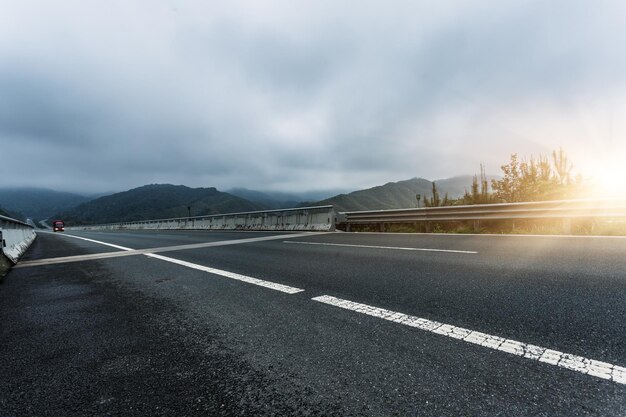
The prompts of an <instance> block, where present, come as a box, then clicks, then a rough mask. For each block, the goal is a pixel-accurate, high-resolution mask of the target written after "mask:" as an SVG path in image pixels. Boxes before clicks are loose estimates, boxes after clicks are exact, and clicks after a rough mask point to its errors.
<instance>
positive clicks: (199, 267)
mask: <svg viewBox="0 0 626 417" xmlns="http://www.w3.org/2000/svg"><path fill="white" fill-rule="evenodd" d="M146 256H148V257H150V258H155V259H160V260H162V261H166V262H171V263H174V264H177V265H182V266H186V267H187V268H192V269H197V270H199V271H204V272H208V273H209V274H213V275H219V276H222V277H226V278H230V279H234V280H237V281H243V282H247V283H248V284H254V285H258V286H261V287H265V288H270V289H272V290H276V291H281V292H284V293H287V294H296V293H299V292H302V291H304V290H303V289H301V288H295V287H290V286H288V285H283V284H277V283H275V282H271V281H265V280H262V279H258V278H252V277H249V276H246V275H241V274H235V273H234V272H228V271H222V270H221V269H216V268H210V267H208V266H203V265H198V264H194V263H191V262H187V261H181V260H179V259H174V258H170V257H167V256H161V255H155V254H152V253H148V254H146Z"/></svg>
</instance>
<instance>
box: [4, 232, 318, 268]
mask: <svg viewBox="0 0 626 417" xmlns="http://www.w3.org/2000/svg"><path fill="white" fill-rule="evenodd" d="M50 234H52V233H50ZM311 234H312V233H310V232H307V233H298V234H293V235H274V236H264V237H253V238H247V239H231V240H221V241H217V242H203V243H192V244H188V245H178V246H164V247H158V248H148V249H131V248H127V247H125V246H119V245H113V244H111V243H106V242H102V241H99V240H94V239H88V238H85V237H81V236H75V235H68V234H63V235H60V236H65V237H71V238H75V239H80V240H86V241H88V242H93V243H99V244H101V245H105V246H110V247H113V248H116V249H121V250H122V251H124V252H105V253H95V254H89V255H75V256H61V257H57V258H44V259H37V260H33V261H22V262H20V263H18V264H17V265H16V266H15V268H29V267H34V266H42V265H55V264H63V263H69V262H81V261H91V260H97V259H108V258H118V257H122V256H132V255H145V254H148V253H161V252H174V251H180V250H189V249H201V248H208V247H213V246H229V245H241V244H244V243H253V242H263V241H266V240H279V239H289V238H295V237H305V236H311ZM319 234H325V233H315V235H319ZM55 235H56V236H59V235H57V234H55Z"/></svg>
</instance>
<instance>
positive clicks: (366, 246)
mask: <svg viewBox="0 0 626 417" xmlns="http://www.w3.org/2000/svg"><path fill="white" fill-rule="evenodd" d="M283 243H290V244H294V245H319V246H345V247H349V248H365V249H395V250H408V251H418V252H448V253H469V254H476V253H478V252H476V251H472V250H455V249H433V248H403V247H398V246H372V245H350V244H347V243H324V242H290V241H287V240H286V241H284V242H283Z"/></svg>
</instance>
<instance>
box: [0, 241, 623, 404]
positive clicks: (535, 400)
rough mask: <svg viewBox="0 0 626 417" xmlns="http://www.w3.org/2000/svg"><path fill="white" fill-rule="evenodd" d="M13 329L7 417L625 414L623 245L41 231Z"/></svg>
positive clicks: (1, 297)
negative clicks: (520, 350) (521, 350)
mask: <svg viewBox="0 0 626 417" xmlns="http://www.w3.org/2000/svg"><path fill="white" fill-rule="evenodd" d="M68 235H74V236H79V237H83V238H87V239H92V240H96V241H98V242H102V243H107V244H111V245H117V246H118V247H112V246H106V245H103V244H102V243H97V242H93V241H87V240H83V239H77V238H74V237H70V236H68ZM189 245H192V246H189ZM120 247H123V249H122V248H120ZM131 249H132V250H139V251H130V250H131ZM91 254H102V255H98V257H96V258H95V259H94V257H87V258H85V257H83V258H64V259H60V260H53V261H50V258H59V257H72V256H82V255H91ZM121 255H124V256H121ZM42 260H45V261H43V262H41V261H42ZM37 262H39V263H37ZM54 262H58V263H54ZM324 296H327V297H324ZM418 318H419V319H418ZM433 322H436V323H435V324H434V325H433ZM442 324H443V326H442ZM445 325H450V326H456V327H455V329H456V331H457V332H461V333H462V332H463V331H465V330H467V332H469V331H470V330H471V331H474V333H473V335H474V336H472V335H469V336H467V337H465V336H466V335H467V333H465V334H463V337H465V338H464V339H463V340H461V339H460V338H458V337H454V336H453V335H452V333H446V332H443V331H442V329H444V328H447V329H450V328H451V327H450V326H447V327H446V326H445ZM0 326H1V328H0V355H1V358H2V360H0V415H2V416H22V415H33V416H47V415H54V416H57V415H58V416H72V415H76V416H85V415H124V416H128V415H175V416H182V415H208V416H215V415H241V416H265V415H276V416H279V415H280V416H286V415H323V416H329V415H338V416H351V415H367V416H387V415H391V416H395V415H397V416H431V415H436V416H466V415H467V416H625V415H626V380H622V379H620V378H621V375H622V374H620V373H619V369H620V368H619V367H626V239H620V238H569V237H514V236H470V235H468V236H459V235H403V234H355V233H329V234H307V235H301V234H290V233H283V234H280V233H252V232H250V233H245V232H204V231H143V232H142V231H135V232H130V231H125V232H69V231H68V232H66V233H65V234H64V235H61V234H55V235H53V234H50V233H40V234H39V236H38V238H37V240H36V241H35V243H34V244H33V246H32V247H31V248H30V249H29V251H28V252H27V254H26V255H25V256H24V257H23V259H22V260H21V262H20V264H18V267H16V268H14V269H13V270H12V271H11V272H10V273H9V274H8V275H7V276H6V277H5V279H4V281H3V282H2V284H0ZM431 329H434V330H431ZM476 332H480V333H476ZM483 333H484V334H485V335H484V336H485V337H486V339H484V340H485V341H482V342H481V341H478V342H477V341H476V339H475V337H481V336H480V335H481V334H483ZM476 335H478V336H476ZM492 336H497V337H501V338H504V339H510V340H513V341H518V342H519V344H518V345H515V344H513V345H510V344H511V343H513V342H512V341H510V340H509V341H504V342H503V340H502V339H497V338H493V339H490V337H492ZM472 337H474V339H472ZM472 340H473V341H472ZM480 340H483V339H480ZM494 340H495V342H497V343H496V344H495V345H494V344H493V343H492V342H493V341H494ZM507 343H508V344H509V345H507ZM522 345H523V346H525V349H526V352H527V353H528V352H530V350H532V349H530V348H529V345H532V346H535V347H539V348H541V349H550V350H555V351H558V352H561V354H560V356H559V357H558V361H557V360H554V361H551V359H550V356H549V355H548V353H549V351H544V350H542V351H541V352H543V354H542V356H541V359H539V360H537V358H538V357H535V358H533V357H532V355H529V354H522V355H520V354H513V353H510V352H509V351H506V348H505V347H506V346H522ZM569 355H574V356H569ZM591 359H593V360H597V361H602V362H604V363H606V364H605V365H598V366H599V368H598V369H600V371H602V372H604V371H606V370H607V369H608V370H609V371H607V372H609V373H607V374H602V372H600V374H599V375H600V376H598V371H597V369H596V368H590V367H589V366H590V365H589V364H590V363H591V362H590V361H589V360H591ZM568 361H569V362H568ZM581 364H583V365H585V364H586V365H585V366H587V368H585V369H583V370H582V371H581V369H578V368H577V367H578V366H579V365H581ZM591 364H592V365H593V366H595V364H596V362H593V363H591ZM581 366H582V365H581ZM577 369H578V370H577ZM590 370H593V372H588V371H590ZM611 370H613V371H611ZM610 372H613V374H610ZM624 377H626V375H624Z"/></svg>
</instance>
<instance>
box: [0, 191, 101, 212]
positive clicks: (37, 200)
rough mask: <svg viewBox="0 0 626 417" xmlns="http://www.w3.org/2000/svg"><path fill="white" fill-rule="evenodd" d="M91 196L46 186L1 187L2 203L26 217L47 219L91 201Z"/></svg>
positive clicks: (3, 205)
mask: <svg viewBox="0 0 626 417" xmlns="http://www.w3.org/2000/svg"><path fill="white" fill-rule="evenodd" d="M89 200H90V198H89V197H85V196H82V195H78V194H73V193H66V192H61V191H54V190H48V189H45V188H0V205H1V206H2V207H4V209H5V210H8V211H11V212H19V213H21V214H22V215H23V216H25V217H30V218H33V219H46V218H48V217H50V216H52V215H53V214H54V213H57V212H59V211H65V210H69V209H71V208H73V207H76V206H77V205H79V204H81V203H84V202H87V201H89Z"/></svg>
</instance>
